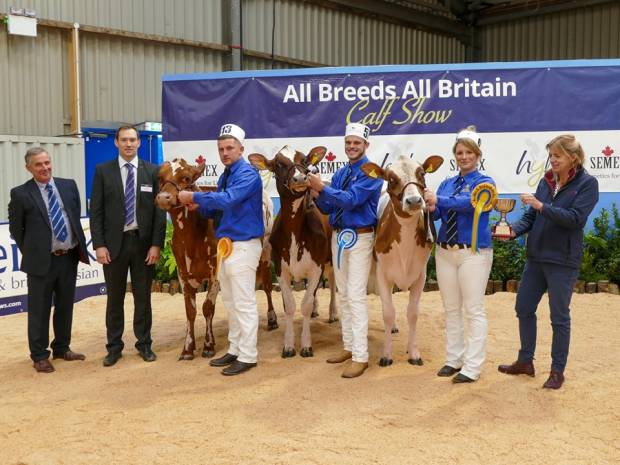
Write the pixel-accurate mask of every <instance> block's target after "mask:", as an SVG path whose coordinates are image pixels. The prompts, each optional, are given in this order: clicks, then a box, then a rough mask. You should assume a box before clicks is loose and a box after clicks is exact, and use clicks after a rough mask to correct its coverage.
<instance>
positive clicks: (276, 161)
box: [248, 145, 327, 199]
mask: <svg viewBox="0 0 620 465" xmlns="http://www.w3.org/2000/svg"><path fill="white" fill-rule="evenodd" d="M326 152H327V149H326V148H325V147H314V148H313V149H312V150H310V152H309V153H308V155H304V154H303V153H302V152H299V151H296V150H294V149H293V148H292V147H290V146H288V145H285V146H284V147H282V148H281V149H280V151H279V152H278V153H277V154H276V155H275V156H274V157H273V158H272V159H271V160H268V159H267V157H265V156H264V155H261V154H260V153H253V154H251V155H250V156H248V160H249V161H250V163H252V165H253V166H254V167H255V168H257V169H259V170H269V171H271V172H272V173H273V174H274V176H275V179H276V187H277V189H278V193H279V194H280V197H281V198H293V199H294V198H299V197H302V196H304V195H305V194H306V192H307V191H308V186H309V185H308V173H316V172H317V171H318V168H317V166H316V165H317V164H318V163H319V162H320V161H321V160H322V159H323V157H324V156H325V153H326Z"/></svg>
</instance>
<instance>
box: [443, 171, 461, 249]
mask: <svg viewBox="0 0 620 465" xmlns="http://www.w3.org/2000/svg"><path fill="white" fill-rule="evenodd" d="M464 184H465V178H463V176H459V177H458V178H456V182H455V183H454V194H452V197H456V196H457V195H459V194H460V193H461V189H463V185H464ZM458 234H459V231H458V229H457V227H456V210H450V211H448V227H447V229H446V237H447V239H448V240H447V242H448V244H456V241H457V239H458Z"/></svg>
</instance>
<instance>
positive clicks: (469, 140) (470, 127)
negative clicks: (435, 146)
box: [452, 125, 482, 158]
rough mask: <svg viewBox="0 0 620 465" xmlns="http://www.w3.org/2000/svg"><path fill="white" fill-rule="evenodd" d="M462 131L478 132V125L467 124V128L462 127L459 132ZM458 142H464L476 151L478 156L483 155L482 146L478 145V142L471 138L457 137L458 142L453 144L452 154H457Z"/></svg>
mask: <svg viewBox="0 0 620 465" xmlns="http://www.w3.org/2000/svg"><path fill="white" fill-rule="evenodd" d="M461 131H472V132H476V126H473V125H472V126H467V127H466V128H465V129H460V130H459V132H461ZM458 144H463V145H464V146H465V147H467V148H468V149H469V150H471V151H472V152H474V153H475V154H476V156H477V157H478V158H480V157H482V150H480V147H478V144H476V143H475V142H474V141H473V140H471V139H457V140H456V142H455V143H454V145H453V146H452V154H453V155H456V146H457V145H458Z"/></svg>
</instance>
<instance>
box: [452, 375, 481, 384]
mask: <svg viewBox="0 0 620 465" xmlns="http://www.w3.org/2000/svg"><path fill="white" fill-rule="evenodd" d="M475 381H476V380H475V379H471V378H470V377H469V376H465V375H464V374H463V373H459V374H458V375H456V376H455V377H454V378H452V382H453V383H455V384H458V383H473V382H475Z"/></svg>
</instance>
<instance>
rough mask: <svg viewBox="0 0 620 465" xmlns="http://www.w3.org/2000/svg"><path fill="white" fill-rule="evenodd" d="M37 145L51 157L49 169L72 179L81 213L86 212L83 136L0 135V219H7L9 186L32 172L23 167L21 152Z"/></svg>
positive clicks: (23, 152)
mask: <svg viewBox="0 0 620 465" xmlns="http://www.w3.org/2000/svg"><path fill="white" fill-rule="evenodd" d="M35 146H41V147H43V148H44V149H45V150H47V151H48V153H49V154H50V156H51V158H52V173H53V175H54V176H58V177H61V178H71V179H74V180H75V182H76V183H77V185H78V189H79V190H80V200H81V202H82V212H81V213H82V215H83V216H84V215H86V170H85V161H84V160H85V159H84V140H83V139H78V138H72V137H24V136H3V135H0V164H2V170H0V222H6V221H8V218H9V217H8V204H9V200H10V190H11V189H12V188H13V187H15V186H19V185H20V184H23V183H24V182H26V181H27V180H28V179H30V178H31V177H32V175H31V174H30V173H29V172H28V171H26V168H25V162H24V155H26V151H27V150H28V149H29V148H31V147H35Z"/></svg>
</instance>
